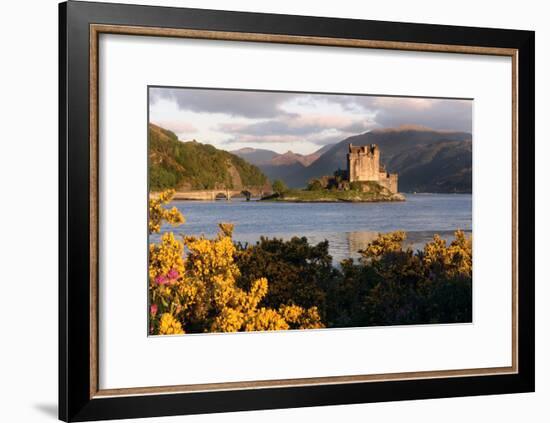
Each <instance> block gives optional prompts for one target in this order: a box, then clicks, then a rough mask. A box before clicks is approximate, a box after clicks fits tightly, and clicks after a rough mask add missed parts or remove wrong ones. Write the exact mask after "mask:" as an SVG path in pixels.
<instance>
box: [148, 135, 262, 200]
mask: <svg viewBox="0 0 550 423" xmlns="http://www.w3.org/2000/svg"><path fill="white" fill-rule="evenodd" d="M235 174H238V177H240V181H241V185H242V186H235V185H236V184H235ZM266 182H267V178H266V177H265V175H264V174H263V173H262V172H261V171H260V170H259V169H258V168H257V167H256V166H253V165H251V164H250V163H248V162H246V161H245V160H243V159H241V158H240V157H237V156H235V155H233V154H231V153H228V152H226V151H223V150H218V149H217V148H215V147H214V146H212V145H207V144H200V143H198V142H196V141H191V142H180V141H179V140H178V138H177V137H176V135H175V134H174V133H173V132H171V131H167V130H165V129H163V128H160V127H158V126H156V125H152V124H151V125H149V188H150V189H151V190H152V191H160V190H164V189H167V188H176V189H178V188H183V189H218V188H229V189H240V188H244V187H247V188H251V187H262V186H263V185H264V184H265V183H266Z"/></svg>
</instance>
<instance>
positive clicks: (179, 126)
mask: <svg viewBox="0 0 550 423" xmlns="http://www.w3.org/2000/svg"><path fill="white" fill-rule="evenodd" d="M152 123H154V124H156V125H158V126H160V127H162V128H164V129H169V130H170V131H172V132H175V133H176V134H190V133H194V132H198V129H197V128H195V127H194V126H193V124H191V123H189V122H185V121H181V120H172V119H170V120H157V121H156V122H152Z"/></svg>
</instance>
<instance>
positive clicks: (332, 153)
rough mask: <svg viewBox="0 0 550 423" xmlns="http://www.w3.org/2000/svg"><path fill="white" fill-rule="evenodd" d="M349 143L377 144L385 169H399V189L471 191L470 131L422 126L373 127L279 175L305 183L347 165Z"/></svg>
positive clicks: (295, 184) (290, 182)
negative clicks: (373, 128) (441, 129)
mask: <svg viewBox="0 0 550 423" xmlns="http://www.w3.org/2000/svg"><path fill="white" fill-rule="evenodd" d="M349 143H352V144H353V145H367V144H377V145H378V146H379V147H380V151H381V159H380V160H381V163H383V164H384V165H385V166H386V170H387V171H388V172H397V173H399V191H402V192H414V191H416V192H471V189H472V188H471V181H472V154H471V152H472V136H471V134H469V133H465V132H449V131H435V130H431V129H428V128H421V127H420V128H415V127H403V128H395V129H380V130H373V131H371V132H367V133H364V134H360V135H356V136H353V137H349V138H346V139H345V140H343V141H341V142H339V143H338V144H335V145H334V146H332V148H330V149H329V150H328V151H326V152H325V153H324V154H322V155H321V157H319V159H317V160H316V161H315V162H313V163H312V164H311V165H310V166H308V167H305V168H303V169H296V170H293V171H292V172H291V173H289V174H287V175H284V176H283V175H281V176H279V177H280V178H281V179H283V180H284V181H285V182H286V183H287V184H288V185H289V186H291V187H303V186H306V184H307V182H308V181H309V180H310V179H311V178H318V177H320V176H323V175H331V174H332V173H333V172H334V171H335V170H337V169H346V167H347V165H346V154H347V152H348V144H349Z"/></svg>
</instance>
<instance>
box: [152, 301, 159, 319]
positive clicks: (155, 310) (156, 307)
mask: <svg viewBox="0 0 550 423" xmlns="http://www.w3.org/2000/svg"><path fill="white" fill-rule="evenodd" d="M158 309H159V307H158V305H156V304H151V316H153V317H155V316H156V315H157V311H158Z"/></svg>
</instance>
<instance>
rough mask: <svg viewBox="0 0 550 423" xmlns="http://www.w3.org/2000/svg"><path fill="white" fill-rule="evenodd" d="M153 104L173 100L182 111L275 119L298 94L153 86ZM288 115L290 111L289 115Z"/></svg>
mask: <svg viewBox="0 0 550 423" xmlns="http://www.w3.org/2000/svg"><path fill="white" fill-rule="evenodd" d="M149 94H150V99H151V102H152V103H155V102H157V101H158V100H159V99H167V100H173V101H175V102H176V104H177V105H178V107H179V108H180V109H183V110H191V111H193V112H199V113H200V112H207V113H226V114H229V115H231V116H242V117H247V118H273V117H275V116H279V115H282V114H286V113H284V111H282V110H281V109H280V107H279V106H280V105H281V104H282V103H284V102H285V101H287V100H289V99H291V98H293V97H296V94H287V93H276V92H273V93H272V92H260V91H229V90H205V89H195V88H184V89H176V88H151V89H150V92H149ZM287 115H288V114H287Z"/></svg>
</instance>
